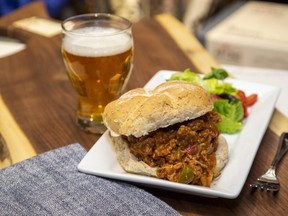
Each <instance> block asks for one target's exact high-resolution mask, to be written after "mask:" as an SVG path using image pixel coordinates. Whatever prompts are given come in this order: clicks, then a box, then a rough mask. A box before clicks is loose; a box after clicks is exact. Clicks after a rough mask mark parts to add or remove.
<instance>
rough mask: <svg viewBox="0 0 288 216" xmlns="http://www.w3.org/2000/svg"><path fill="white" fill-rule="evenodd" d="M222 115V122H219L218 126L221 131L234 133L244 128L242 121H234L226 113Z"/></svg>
mask: <svg viewBox="0 0 288 216" xmlns="http://www.w3.org/2000/svg"><path fill="white" fill-rule="evenodd" d="M220 115H221V114H220ZM221 117H222V122H220V123H218V124H217V128H218V130H219V131H220V132H221V133H226V134H234V133H237V132H239V131H241V130H242V122H236V121H233V120H231V119H230V118H227V117H225V116H224V115H221Z"/></svg>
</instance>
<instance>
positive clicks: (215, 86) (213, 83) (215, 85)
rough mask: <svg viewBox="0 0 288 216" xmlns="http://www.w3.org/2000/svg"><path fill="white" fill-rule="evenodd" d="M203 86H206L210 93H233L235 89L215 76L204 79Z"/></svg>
mask: <svg viewBox="0 0 288 216" xmlns="http://www.w3.org/2000/svg"><path fill="white" fill-rule="evenodd" d="M204 82H205V86H207V88H208V89H207V90H208V91H209V92H210V93H211V94H216V95H220V94H223V93H227V94H232V95H235V94H236V92H237V90H236V89H235V88H234V87H233V86H232V84H230V83H226V82H223V81H222V80H218V79H215V78H211V79H206V80H204Z"/></svg>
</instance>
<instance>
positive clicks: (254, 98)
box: [246, 94, 258, 106]
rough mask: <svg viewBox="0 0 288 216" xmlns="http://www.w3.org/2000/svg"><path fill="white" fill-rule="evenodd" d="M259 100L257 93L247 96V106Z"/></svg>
mask: <svg viewBox="0 0 288 216" xmlns="http://www.w3.org/2000/svg"><path fill="white" fill-rule="evenodd" d="M257 100H258V95H257V94H251V95H249V96H248V97H246V104H247V106H252V105H253V104H254V103H256V101H257Z"/></svg>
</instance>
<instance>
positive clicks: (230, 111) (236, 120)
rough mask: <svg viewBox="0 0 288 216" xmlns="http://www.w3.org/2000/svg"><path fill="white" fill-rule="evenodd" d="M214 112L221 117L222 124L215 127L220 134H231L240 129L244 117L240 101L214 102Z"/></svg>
mask: <svg viewBox="0 0 288 216" xmlns="http://www.w3.org/2000/svg"><path fill="white" fill-rule="evenodd" d="M213 110H214V111H215V112H218V113H219V114H220V115H221V117H222V122H221V123H219V124H218V125H217V127H218V129H219V130H220V132H221V133H229V134H233V133H236V132H238V131H240V130H241V129H242V122H241V121H242V119H243V116H244V112H243V107H242V103H241V101H240V100H234V101H231V102H229V101H228V100H226V99H222V100H218V101H216V102H214V109H213Z"/></svg>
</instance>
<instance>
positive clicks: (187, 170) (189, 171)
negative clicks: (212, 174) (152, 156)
mask: <svg viewBox="0 0 288 216" xmlns="http://www.w3.org/2000/svg"><path fill="white" fill-rule="evenodd" d="M193 179H194V170H193V168H192V167H191V166H189V165H186V166H184V167H183V169H182V171H181V173H180V175H179V178H178V182H179V183H184V184H189V183H190V182H192V181H193Z"/></svg>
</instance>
